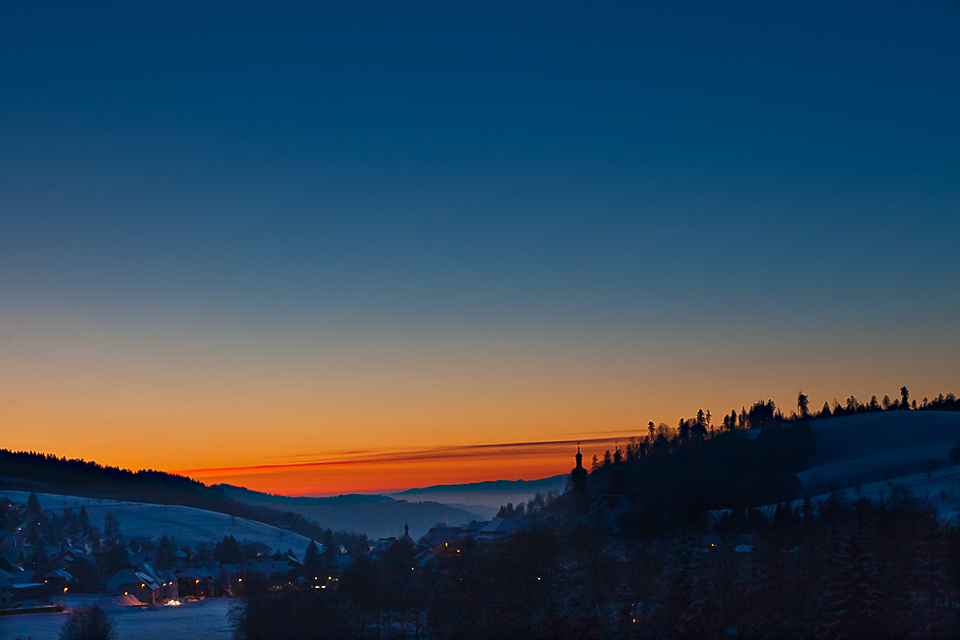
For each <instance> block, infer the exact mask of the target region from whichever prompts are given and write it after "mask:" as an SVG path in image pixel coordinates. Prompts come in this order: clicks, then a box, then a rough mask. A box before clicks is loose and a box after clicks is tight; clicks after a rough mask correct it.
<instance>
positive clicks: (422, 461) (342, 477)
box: [177, 437, 626, 496]
mask: <svg viewBox="0 0 960 640" xmlns="http://www.w3.org/2000/svg"><path fill="white" fill-rule="evenodd" d="M614 440H615V439H614V438H593V439H590V440H584V441H582V442H583V444H584V445H585V446H584V451H585V458H586V461H587V463H589V459H590V457H591V456H592V455H593V453H588V451H589V449H597V452H596V453H597V455H601V454H602V451H603V450H604V449H613V446H614V445H613V442H614ZM625 441H626V440H625V439H624V438H622V437H621V438H620V442H621V443H624V442H625ZM576 442H577V441H572V440H570V441H567V440H560V441H550V442H533V443H504V444H492V445H473V446H463V447H448V448H443V449H429V450H395V451H368V452H357V451H352V452H348V453H345V454H343V455H342V456H337V455H333V456H330V457H328V458H323V459H315V460H310V461H291V462H282V463H277V464H266V465H253V466H247V467H225V468H207V469H184V470H179V471H177V473H180V474H182V475H186V476H189V477H191V478H194V479H197V480H200V481H202V482H205V483H207V484H217V483H226V484H232V485H236V486H243V487H246V488H248V489H253V490H255V491H261V492H265V493H274V494H282V495H313V496H321V495H337V494H342V493H374V492H376V493H392V492H396V491H402V490H404V489H410V488H414V487H427V486H432V485H438V484H465V483H470V482H482V481H487V480H538V479H540V478H545V477H550V476H555V475H559V474H564V473H567V472H569V471H570V469H572V468H573V465H574V463H575V462H574V454H575V453H576V446H577V445H576ZM588 448H589V449H588Z"/></svg>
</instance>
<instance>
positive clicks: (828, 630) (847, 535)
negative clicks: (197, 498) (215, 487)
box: [234, 491, 960, 640]
mask: <svg viewBox="0 0 960 640" xmlns="http://www.w3.org/2000/svg"><path fill="white" fill-rule="evenodd" d="M709 533H710V534H711V535H710V536H709V537H701V536H699V535H696V534H695V533H694V532H693V531H692V530H691V529H689V528H686V529H682V530H681V531H680V532H679V534H678V535H676V536H674V537H672V538H661V539H651V540H646V541H634V542H625V541H623V540H618V539H614V538H611V537H610V536H609V535H608V534H606V533H604V532H603V530H602V529H601V528H597V527H591V526H589V525H585V524H584V523H583V522H582V521H581V522H579V523H571V522H569V521H568V522H566V523H564V522H562V521H558V520H553V521H540V522H539V524H537V525H535V526H534V527H533V528H532V529H530V530H528V531H526V532H523V533H520V534H516V535H514V536H512V537H511V538H509V539H508V540H506V541H504V542H501V543H496V544H488V545H478V544H475V543H470V542H465V543H464V544H463V545H462V546H461V548H460V549H459V551H460V552H459V553H457V554H453V555H451V556H445V557H440V558H438V559H437V561H436V563H435V564H431V565H428V566H426V567H421V566H420V565H418V564H416V557H415V556H414V554H413V551H412V550H411V549H408V548H403V547H397V548H395V549H394V550H393V551H392V552H391V553H389V554H387V555H385V556H384V557H382V558H381V559H379V560H370V559H369V558H364V559H363V560H362V561H361V562H357V563H355V565H354V566H353V567H351V568H350V569H348V570H347V571H346V572H345V573H344V574H343V576H342V578H341V580H340V583H339V584H340V587H339V589H337V590H333V589H324V590H317V589H312V588H290V589H287V590H286V591H269V590H268V588H267V586H266V585H265V584H263V585H259V586H258V585H251V591H250V592H249V593H248V594H247V599H246V602H245V606H244V607H243V608H241V609H239V610H238V611H236V613H235V616H234V622H235V624H236V627H237V631H238V636H239V637H240V638H247V639H248V640H259V639H261V638H278V637H297V638H303V639H310V638H321V637H322V638H344V639H345V638H381V637H382V638H386V637H389V638H396V639H398V640H399V639H401V638H418V639H432V638H444V639H452V640H457V639H463V640H467V639H470V638H501V639H512V638H530V639H538V638H560V637H566V638H585V639H607V638H651V639H660V638H662V639H665V640H666V639H683V638H719V637H736V638H743V639H744V640H750V639H753V638H757V639H760V638H798V639H799V638H824V639H827V638H830V639H832V638H837V637H844V638H907V637H911V638H918V639H919V638H943V637H952V635H951V634H953V633H955V630H956V628H957V625H958V624H960V590H958V584H960V535H958V531H957V527H956V525H954V524H944V523H943V522H941V521H940V520H938V518H937V514H936V512H935V511H934V510H933V509H932V508H930V507H929V506H927V505H925V504H924V503H922V502H920V501H918V500H915V499H914V498H913V497H911V496H910V495H909V494H908V493H906V492H904V491H895V492H893V494H892V495H890V496H887V497H886V498H885V500H884V501H883V502H882V503H880V504H876V503H871V502H870V501H868V500H866V499H860V500H856V501H855V502H848V501H845V500H843V499H842V498H839V497H834V498H831V499H830V500H827V501H826V502H824V503H822V504H819V505H815V504H811V503H809V502H807V503H806V504H804V505H801V506H789V505H786V504H781V505H780V507H778V508H776V509H774V510H758V509H748V510H736V511H732V512H729V513H727V514H725V515H724V516H723V517H720V518H715V519H714V520H713V521H712V523H711V527H710V529H709ZM745 541H747V542H745Z"/></svg>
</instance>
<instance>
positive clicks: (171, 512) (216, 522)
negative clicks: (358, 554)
mask: <svg viewBox="0 0 960 640" xmlns="http://www.w3.org/2000/svg"><path fill="white" fill-rule="evenodd" d="M29 496H30V494H29V493H25V492H23V491H0V497H7V498H9V499H10V500H13V501H15V502H23V503H26V501H27V498H28V497H29ZM37 499H38V500H40V506H41V507H42V508H43V509H45V510H51V511H56V512H60V511H62V510H63V509H67V508H69V509H73V510H74V511H79V510H80V507H86V509H87V514H88V515H89V516H90V523H91V524H94V525H96V526H97V527H99V528H100V530H101V531H103V520H104V517H105V516H106V515H107V514H108V513H112V514H114V515H115V516H116V517H117V519H118V520H119V521H120V535H121V536H123V538H124V540H129V539H130V538H145V539H154V538H159V537H161V536H167V537H168V538H170V537H172V538H176V541H177V545H179V546H183V545H187V546H189V547H196V545H197V543H198V542H208V543H210V544H215V543H217V542H219V541H220V540H223V537H224V536H227V535H230V536H233V537H234V538H236V539H237V541H238V542H242V541H244V540H249V541H252V542H262V543H264V544H266V545H267V546H269V547H270V548H271V549H273V550H275V551H276V550H280V551H286V550H287V549H293V550H294V551H296V552H297V553H298V554H302V553H303V552H304V551H305V550H306V548H307V545H309V544H310V539H309V538H306V537H304V536H302V535H300V534H298V533H294V532H293V531H285V530H283V529H278V528H277V527H272V526H270V525H268V524H263V523H260V522H254V521H252V520H245V519H243V518H234V517H232V516H228V515H225V514H222V513H214V512H212V511H204V510H203V509H194V508H192V507H180V506H173V505H161V504H142V503H139V502H120V501H117V500H98V499H96V498H77V497H73V496H60V495H53V494H49V493H38V494H37Z"/></svg>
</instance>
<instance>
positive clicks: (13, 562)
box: [0, 497, 526, 610]
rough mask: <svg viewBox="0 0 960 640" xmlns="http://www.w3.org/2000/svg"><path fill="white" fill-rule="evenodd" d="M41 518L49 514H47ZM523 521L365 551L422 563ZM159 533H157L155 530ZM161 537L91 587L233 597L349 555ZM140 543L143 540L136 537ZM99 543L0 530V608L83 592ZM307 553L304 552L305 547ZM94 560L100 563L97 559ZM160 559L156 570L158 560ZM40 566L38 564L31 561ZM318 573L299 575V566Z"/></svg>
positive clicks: (150, 596)
mask: <svg viewBox="0 0 960 640" xmlns="http://www.w3.org/2000/svg"><path fill="white" fill-rule="evenodd" d="M0 500H2V505H3V506H4V507H5V508H6V512H7V513H8V514H13V516H14V517H16V516H17V515H18V514H23V513H24V512H25V511H26V509H27V506H26V505H25V504H22V503H16V502H12V501H10V500H8V499H6V498H2V497H0ZM46 515H47V516H48V517H52V516H53V515H54V514H52V513H47V514H46ZM525 522H526V521H525V520H524V519H521V518H516V519H514V518H503V517H497V518H494V519H493V520H490V521H486V522H479V521H472V522H470V523H468V524H467V525H465V526H462V527H435V528H433V529H431V530H430V531H429V532H428V533H427V534H426V535H424V536H423V537H421V538H420V540H418V541H415V540H414V539H413V538H412V537H411V536H410V534H409V529H408V528H406V527H405V531H404V533H403V535H402V536H399V537H389V538H381V539H379V540H376V541H373V542H372V543H371V544H370V545H369V550H368V551H367V554H366V555H367V556H368V557H369V558H370V559H371V560H377V559H379V558H381V557H382V556H383V555H384V554H386V553H388V552H389V551H390V550H391V549H394V548H395V547H397V546H398V545H399V546H400V547H405V548H408V549H410V550H412V551H413V552H414V556H415V557H416V562H417V564H419V565H421V566H424V565H426V564H429V563H431V562H433V561H435V559H437V558H439V557H443V556H455V555H457V554H458V553H460V551H461V547H462V546H463V545H464V544H465V543H466V542H467V541H477V542H480V543H483V542H493V541H497V540H503V539H505V538H506V537H507V536H509V535H510V534H511V533H513V532H515V531H518V530H519V529H521V528H522V527H523V526H524V523H525ZM160 533H162V532H158V534H160ZM160 539H161V536H160V535H158V536H157V537H156V538H155V539H152V540H150V541H144V542H143V543H140V544H139V547H138V548H137V549H136V550H130V551H128V552H126V554H125V556H124V557H125V562H124V566H122V567H121V568H119V569H117V570H116V571H113V572H111V573H112V575H102V576H99V580H97V581H96V582H97V584H99V585H100V588H99V591H100V592H102V593H103V594H104V595H105V596H111V597H115V598H118V599H119V602H120V603H121V604H125V605H130V606H147V605H157V604H164V603H170V602H178V601H180V600H183V599H190V598H204V597H220V596H235V595H240V594H242V593H243V592H244V581H245V580H246V581H248V584H249V581H250V580H254V579H259V580H266V581H268V583H269V585H270V586H271V587H274V588H282V587H283V586H285V585H289V584H299V583H301V582H303V581H305V580H308V581H310V582H311V583H313V584H314V585H315V586H318V587H319V588H326V587H327V586H330V587H334V588H335V587H336V585H337V583H338V581H339V578H340V576H341V574H342V573H343V571H344V570H345V569H346V568H347V567H348V566H349V565H350V564H352V563H353V561H354V558H352V557H351V556H350V555H348V554H347V553H345V550H344V549H343V548H340V549H331V550H329V551H328V550H327V549H325V548H324V547H323V545H321V544H319V543H317V556H318V559H316V560H315V561H314V564H313V566H310V567H307V566H305V564H307V563H309V562H310V560H309V559H308V558H306V557H305V556H304V554H297V553H295V552H293V551H287V552H286V553H279V552H278V553H277V554H274V555H273V556H260V557H257V558H253V559H249V560H244V561H241V562H236V563H221V562H217V561H214V560H210V559H209V558H207V559H205V560H203V561H201V560H200V558H199V557H198V554H197V550H196V549H191V548H189V547H180V548H179V549H175V550H170V551H169V552H168V553H166V554H165V555H164V558H165V559H164V561H163V562H162V563H161V552H160V550H159V549H160V548H161V547H162V545H161V543H160ZM144 543H145V544H144ZM103 555H104V550H103V548H102V546H101V545H100V544H99V543H98V542H94V541H91V539H90V538H89V537H88V536H84V535H75V536H66V537H65V539H64V540H63V541H62V542H61V543H60V544H59V545H53V546H48V545H42V544H38V542H37V540H36V537H34V539H33V543H32V544H31V541H30V537H29V536H28V533H27V527H25V526H22V527H18V528H17V529H16V530H13V531H0V610H4V609H6V610H22V609H28V608H36V607H42V606H55V605H56V603H57V602H58V601H59V600H61V599H62V598H63V596H64V595H65V594H69V593H74V592H78V591H82V592H90V591H91V589H90V588H89V585H90V583H91V581H90V580H86V581H84V580H83V577H84V576H94V575H97V574H98V571H100V569H101V568H102V566H103V563H102V560H98V556H103ZM306 555H309V554H306ZM98 561H99V562H100V564H99V565H98ZM161 564H162V565H163V566H165V568H163V569H160V568H158V567H159V566H161ZM38 566H39V567H42V569H38V568H37V567H38ZM307 570H309V572H310V573H319V574H322V575H316V576H314V575H311V576H307V575H306V572H307Z"/></svg>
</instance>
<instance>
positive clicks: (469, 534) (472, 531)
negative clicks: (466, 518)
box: [457, 520, 488, 540]
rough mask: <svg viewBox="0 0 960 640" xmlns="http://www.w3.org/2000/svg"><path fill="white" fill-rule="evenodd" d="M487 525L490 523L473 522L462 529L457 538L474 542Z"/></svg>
mask: <svg viewBox="0 0 960 640" xmlns="http://www.w3.org/2000/svg"><path fill="white" fill-rule="evenodd" d="M487 524H488V523H486V522H480V521H479V520H471V521H470V522H468V523H467V524H466V525H465V526H463V527H461V528H460V533H458V534H457V537H458V538H459V539H461V540H473V539H475V538H476V537H477V535H479V533H480V530H481V529H483V528H484V527H485V526H487Z"/></svg>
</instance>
